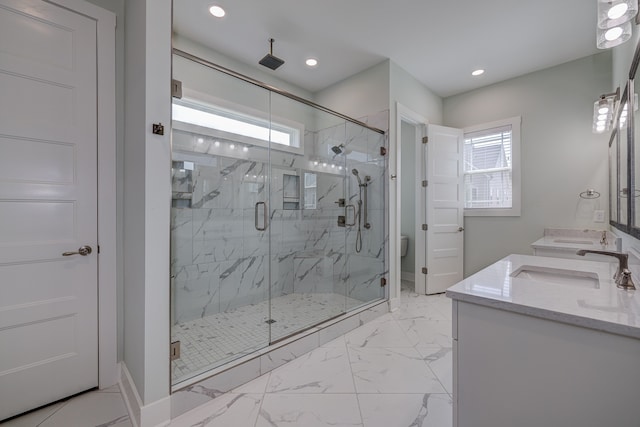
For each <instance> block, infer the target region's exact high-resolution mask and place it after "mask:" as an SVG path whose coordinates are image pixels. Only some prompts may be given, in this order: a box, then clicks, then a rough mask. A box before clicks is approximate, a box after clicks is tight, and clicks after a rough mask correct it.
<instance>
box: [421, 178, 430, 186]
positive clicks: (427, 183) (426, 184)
mask: <svg viewBox="0 0 640 427" xmlns="http://www.w3.org/2000/svg"><path fill="white" fill-rule="evenodd" d="M428 185H429V181H427V180H426V179H425V180H424V181H422V186H423V187H427V186H428Z"/></svg>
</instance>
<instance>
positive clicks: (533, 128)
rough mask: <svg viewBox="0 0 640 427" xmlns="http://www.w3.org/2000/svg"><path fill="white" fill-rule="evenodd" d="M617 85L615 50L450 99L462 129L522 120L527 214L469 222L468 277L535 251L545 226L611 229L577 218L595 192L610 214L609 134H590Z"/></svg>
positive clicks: (449, 121)
mask: <svg viewBox="0 0 640 427" xmlns="http://www.w3.org/2000/svg"><path fill="white" fill-rule="evenodd" d="M610 87H611V53H610V52H604V53H601V54H598V55H595V56H591V57H587V58H583V59H579V60H576V61H572V62H569V63H566V64H562V65H559V66H557V67H553V68H549V69H545V70H542V71H538V72H534V73H531V74H527V75H525V76H521V77H517V78H514V79H512V80H508V81H505V82H501V83H498V84H495V85H492V86H488V87H485V88H481V89H478V90H474V91H471V92H467V93H464V94H461V95H456V96H453V97H450V98H446V99H445V100H444V118H445V120H444V122H445V124H446V125H447V126H453V127H458V128H462V127H465V126H470V125H474V124H480V123H486V122H490V121H494V120H498V119H503V118H507V117H512V116H518V115H519V116H522V136H521V141H522V151H521V152H522V154H521V155H522V158H521V162H522V216H520V217H466V218H465V230H466V231H465V250H464V256H465V262H464V264H465V276H468V275H470V274H473V273H475V272H476V271H478V270H480V269H482V268H484V267H486V266H487V265H489V264H491V263H493V262H495V261H497V260H499V259H501V258H502V257H504V256H506V255H509V254H511V253H521V254H530V253H532V250H531V247H530V244H531V243H532V242H533V241H535V240H537V239H538V238H540V237H541V236H542V233H543V230H544V228H545V227H551V226H564V227H579V228H583V227H592V228H599V229H604V228H606V226H607V223H608V218H607V219H606V221H607V222H605V223H599V224H594V223H592V222H591V221H589V220H587V219H585V218H584V217H581V216H580V215H577V213H579V212H580V209H581V206H580V205H579V201H580V200H582V199H580V198H579V197H578V194H579V193H580V192H582V191H584V190H585V189H587V188H594V189H596V190H597V191H599V192H600V193H601V194H602V196H601V197H600V199H599V203H600V208H601V209H604V210H605V212H606V211H608V205H607V200H608V177H607V174H608V161H607V142H608V136H606V135H594V134H592V133H591V121H592V115H593V102H594V101H595V99H597V97H598V95H600V94H601V93H605V92H607V91H609V89H610Z"/></svg>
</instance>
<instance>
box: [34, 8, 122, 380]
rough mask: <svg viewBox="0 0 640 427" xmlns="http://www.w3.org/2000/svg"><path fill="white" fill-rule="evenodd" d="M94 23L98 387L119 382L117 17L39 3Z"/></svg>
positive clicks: (110, 14)
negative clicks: (95, 57) (96, 157)
mask: <svg viewBox="0 0 640 427" xmlns="http://www.w3.org/2000/svg"><path fill="white" fill-rule="evenodd" d="M43 1H44V2H46V3H51V4H54V5H57V6H60V7H63V8H65V9H68V10H70V11H72V12H76V13H78V14H81V15H84V16H86V17H88V18H90V19H93V20H94V21H96V36H97V37H96V41H97V43H96V48H97V72H98V75H99V78H98V76H96V80H97V124H98V129H97V130H98V132H97V137H98V141H97V143H98V160H99V161H98V162H97V173H98V188H97V191H98V218H97V222H98V251H97V255H98V254H99V255H98V277H97V286H98V331H97V332H98V372H97V374H98V386H99V388H101V389H102V388H107V387H110V386H112V385H114V384H116V383H117V382H118V378H119V376H120V375H119V369H118V333H117V330H118V327H117V324H118V321H117V277H118V273H117V272H118V270H117V267H118V265H117V247H116V246H117V216H118V210H117V205H118V204H117V196H116V188H117V184H116V180H117V178H116V67H115V59H116V35H115V34H116V33H115V30H116V15H115V14H114V13H113V12H110V11H108V10H106V9H102V8H101V7H98V6H96V5H94V4H91V3H88V2H86V1H84V0H43Z"/></svg>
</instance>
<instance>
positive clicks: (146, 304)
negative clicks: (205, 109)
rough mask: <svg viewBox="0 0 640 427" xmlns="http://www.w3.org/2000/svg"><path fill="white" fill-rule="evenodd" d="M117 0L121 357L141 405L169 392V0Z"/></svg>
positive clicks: (158, 398)
mask: <svg viewBox="0 0 640 427" xmlns="http://www.w3.org/2000/svg"><path fill="white" fill-rule="evenodd" d="M125 7H126V20H125V21H126V22H125V32H126V35H127V43H126V46H125V82H126V84H125V108H126V112H127V114H126V121H125V153H124V154H125V156H124V182H125V186H124V260H125V262H124V325H125V327H124V362H125V364H126V366H127V368H128V370H129V372H130V373H131V377H132V379H133V381H134V383H135V387H136V389H137V391H138V393H139V394H140V397H141V399H142V403H143V405H148V404H149V403H152V402H155V401H158V400H160V399H162V398H165V397H167V396H168V395H169V375H168V374H169V364H168V360H169V346H168V343H169V265H168V260H169V233H168V230H169V226H170V221H169V216H170V204H169V201H170V200H171V185H170V184H171V173H170V158H169V154H170V140H169V136H170V135H169V133H168V132H165V135H164V136H160V135H154V134H152V133H151V125H152V123H158V122H160V123H164V124H165V126H167V125H168V124H169V122H170V118H171V114H170V113H171V93H170V91H169V88H170V86H171V50H170V46H171V31H170V30H171V1H170V0H153V1H152V0H140V1H129V2H126V3H125ZM162 88H165V89H164V90H163V89H162ZM163 183H164V185H163Z"/></svg>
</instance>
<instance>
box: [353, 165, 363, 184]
mask: <svg viewBox="0 0 640 427" xmlns="http://www.w3.org/2000/svg"><path fill="white" fill-rule="evenodd" d="M351 173H352V174H354V175H355V176H356V179H357V180H358V185H362V181H361V180H360V174H359V173H358V169H352V170H351Z"/></svg>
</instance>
